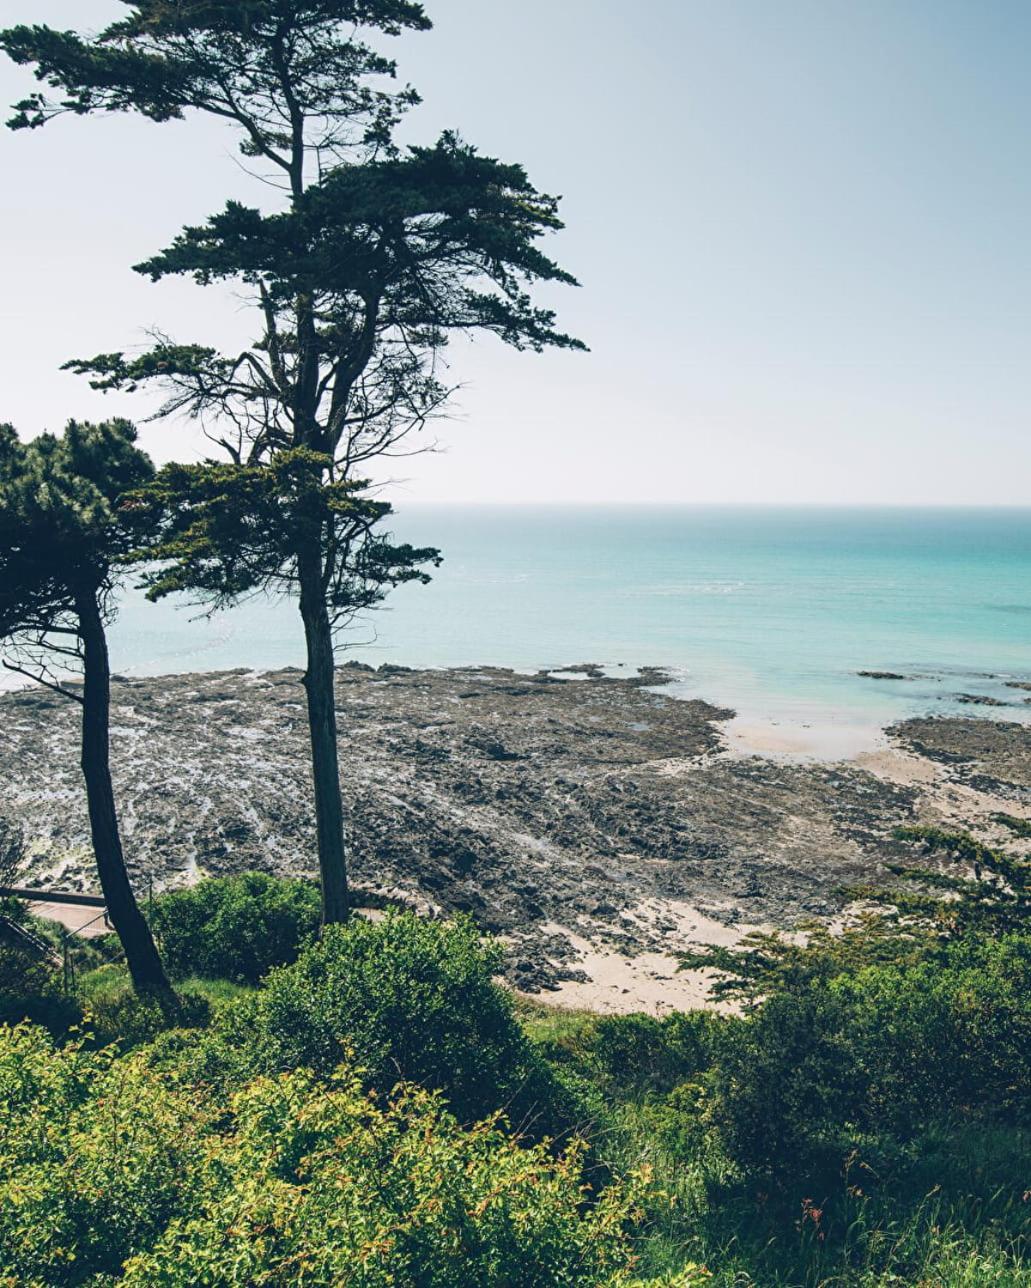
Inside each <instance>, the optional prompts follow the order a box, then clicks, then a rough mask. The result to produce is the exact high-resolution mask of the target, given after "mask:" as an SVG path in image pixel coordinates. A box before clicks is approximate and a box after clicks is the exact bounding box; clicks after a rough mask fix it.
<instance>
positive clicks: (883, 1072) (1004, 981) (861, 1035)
mask: <svg viewBox="0 0 1031 1288" xmlns="http://www.w3.org/2000/svg"><path fill="white" fill-rule="evenodd" d="M1029 1111H1031V939H1027V938H1024V937H1014V936H1011V937H1009V938H1008V939H1005V940H1002V941H1000V942H998V943H990V942H985V941H981V942H973V941H967V940H963V941H958V942H955V943H952V944H950V945H948V946H947V947H946V948H945V949H944V950H943V951H942V952H941V953H940V954H939V955H937V956H935V957H934V958H932V959H928V960H925V961H919V962H915V963H913V962H911V963H905V964H901V965H890V966H881V965H878V966H870V967H866V968H864V969H860V970H858V971H855V972H853V973H843V974H840V975H838V976H835V977H833V978H830V979H827V980H822V981H819V980H813V979H812V978H810V979H808V980H807V982H806V984H805V985H804V986H803V987H800V988H798V989H790V990H788V991H785V992H783V993H778V994H774V995H773V996H771V997H770V998H768V1000H767V1001H766V1002H765V1003H764V1004H763V1005H762V1007H761V1008H760V1009H759V1010H758V1011H757V1012H756V1014H755V1015H754V1016H752V1017H751V1018H750V1020H749V1021H748V1022H747V1023H745V1024H741V1025H737V1026H733V1027H732V1028H730V1029H728V1030H727V1033H726V1037H725V1039H724V1041H723V1043H722V1049H721V1052H720V1058H719V1061H718V1063H717V1066H716V1068H715V1071H714V1073H713V1075H712V1078H711V1091H710V1100H709V1109H708V1113H709V1116H710V1120H711V1121H712V1122H714V1123H715V1125H716V1126H717V1128H718V1129H719V1132H720V1134H721V1136H722V1138H723V1141H724V1144H725V1146H726V1148H727V1150H728V1152H729V1154H730V1155H731V1157H733V1158H734V1159H735V1160H736V1161H737V1162H738V1163H739V1164H740V1165H741V1166H743V1167H745V1168H746V1169H748V1170H753V1171H759V1172H764V1173H768V1174H772V1175H779V1176H781V1177H787V1176H790V1177H793V1178H794V1179H796V1180H799V1181H802V1180H804V1179H806V1178H823V1179H827V1178H829V1177H830V1176H832V1175H834V1174H838V1173H840V1171H841V1169H842V1167H843V1166H844V1165H845V1163H846V1160H847V1159H849V1158H850V1157H853V1156H858V1157H859V1158H860V1159H861V1160H863V1161H865V1162H867V1163H870V1164H871V1165H876V1164H877V1163H878V1162H880V1163H882V1164H883V1163H886V1162H890V1161H891V1159H892V1158H893V1157H894V1156H895V1155H896V1154H898V1153H900V1152H901V1153H904V1152H905V1151H906V1149H907V1147H908V1146H909V1145H910V1144H911V1143H912V1142H914V1141H915V1140H917V1138H918V1137H919V1135H920V1133H921V1132H923V1131H925V1130H927V1129H928V1128H929V1127H930V1126H931V1125H932V1124H934V1123H941V1122H943V1121H945V1120H947V1119H948V1118H949V1117H950V1116H954V1115H961V1116H966V1117H969V1116H979V1117H982V1118H985V1119H991V1118H995V1119H1000V1118H1002V1119H1006V1120H1013V1119H1022V1118H1024V1117H1026V1116H1027V1115H1028V1113H1029Z"/></svg>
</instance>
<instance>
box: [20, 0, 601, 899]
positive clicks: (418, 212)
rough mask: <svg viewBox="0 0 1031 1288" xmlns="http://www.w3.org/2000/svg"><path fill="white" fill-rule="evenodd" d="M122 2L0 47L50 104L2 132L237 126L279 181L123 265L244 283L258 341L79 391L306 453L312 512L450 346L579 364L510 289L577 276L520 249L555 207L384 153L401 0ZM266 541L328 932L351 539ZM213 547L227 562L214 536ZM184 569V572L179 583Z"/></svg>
mask: <svg viewBox="0 0 1031 1288" xmlns="http://www.w3.org/2000/svg"><path fill="white" fill-rule="evenodd" d="M127 8H128V9H129V11H130V12H129V16H128V17H127V18H126V19H125V20H124V21H123V22H120V23H116V24H114V25H113V26H111V27H110V28H108V29H107V30H106V31H105V32H103V33H101V34H100V35H99V36H98V37H96V38H93V39H88V38H84V37H81V36H78V35H76V34H75V33H70V32H55V31H52V30H50V29H48V28H43V27H16V28H13V29H11V30H9V31H6V32H3V33H0V45H2V47H3V48H4V49H6V51H7V52H8V54H9V55H10V56H11V57H12V58H14V59H15V61H17V62H19V63H22V64H25V65H29V66H33V67H34V68H35V70H36V75H37V78H38V79H39V80H40V82H42V83H43V84H44V85H45V86H49V87H50V88H51V89H53V90H57V91H59V93H60V97H59V98H58V99H57V100H50V99H48V98H47V97H46V96H45V94H43V93H39V94H36V95H33V96H32V97H31V98H29V99H27V100H25V101H24V102H23V103H20V104H18V105H17V107H16V114H15V117H14V118H13V120H12V122H11V124H12V126H13V127H14V128H35V127H38V126H41V125H44V124H46V123H47V122H48V121H50V120H52V119H53V118H54V117H56V116H60V115H62V114H64V113H73V114H79V115H83V114H89V113H94V112H107V111H137V112H140V113H142V114H143V115H144V116H147V117H149V118H151V119H153V120H155V121H166V120H174V119H177V118H179V117H182V116H183V115H185V114H186V113H187V112H188V111H190V110H192V109H193V110H198V111H201V112H206V113H209V114H211V115H214V116H216V117H219V118H221V119H224V120H227V121H230V122H232V123H233V124H234V125H236V126H237V127H238V128H239V130H240V131H241V133H242V141H241V150H242V151H243V152H244V154H245V155H246V156H248V157H250V158H255V159H258V160H259V161H261V162H264V163H265V165H266V166H267V168H268V170H269V172H270V173H271V174H272V175H274V176H278V178H279V180H280V181H281V184H282V186H283V188H284V190H285V192H286V203H285V209H283V210H281V211H278V212H275V213H272V214H267V213H264V212H262V211H260V210H258V209H252V208H248V207H245V206H243V205H240V204H238V203H230V204H228V205H227V206H226V207H225V209H224V210H223V211H221V212H220V213H218V214H216V215H214V216H213V217H212V218H210V219H209V220H208V221H207V222H206V223H205V224H203V225H200V226H198V227H190V228H187V229H185V230H184V231H183V233H182V234H181V235H180V237H179V238H178V239H177V240H176V241H175V243H174V244H173V245H172V246H171V247H169V248H168V249H167V250H165V251H164V252H162V253H161V254H159V255H157V256H155V257H154V258H153V259H151V260H150V261H148V262H147V263H145V264H141V265H139V266H138V267H139V271H140V272H143V273H145V274H148V275H149V276H151V277H152V278H154V279H155V280H157V279H159V278H162V277H165V276H169V275H188V276H192V277H193V278H195V279H196V281H197V282H199V283H200V284H201V285H209V284H211V283H214V282H219V281H226V280H232V281H234V282H236V283H238V284H242V285H243V286H244V288H245V289H249V290H250V292H251V294H252V299H253V302H254V307H255V313H254V316H255V322H256V327H255V335H254V340H253V342H252V343H251V345H250V346H249V347H248V348H247V349H245V350H244V351H243V352H242V353H236V354H220V353H217V352H215V351H214V350H212V349H210V348H207V347H203V346H198V345H193V344H188V343H187V344H183V343H178V342H175V341H173V340H171V339H168V340H166V339H161V340H159V342H158V343H157V344H156V345H155V347H154V348H153V349H152V350H151V351H150V352H149V353H146V354H144V355H142V356H137V357H133V358H126V357H125V356H124V355H122V354H104V355H101V356H99V357H97V358H94V359H90V360H88V361H82V362H77V363H74V364H71V365H72V366H74V367H75V368H76V369H77V370H79V371H82V372H84V373H87V374H89V375H90V376H91V377H92V379H93V382H94V384H95V386H96V387H98V388H122V389H124V388H130V389H131V388H134V387H136V386H137V385H139V384H141V383H144V382H148V381H155V380H156V381H158V382H160V383H161V384H163V385H164V386H165V387H166V388H167V389H168V393H169V397H168V402H167V404H166V410H167V411H168V412H173V411H184V410H185V411H188V412H190V413H192V414H194V415H196V416H198V417H201V418H202V419H203V420H204V422H205V424H206V426H207V428H208V430H209V433H210V434H211V437H212V438H214V439H215V440H216V441H217V442H218V443H219V444H220V445H221V447H222V449H223V451H224V453H225V457H226V460H227V461H228V463H229V465H230V466H231V467H234V468H236V469H239V470H243V469H249V470H270V471H275V470H276V469H277V468H278V467H277V465H276V462H277V460H278V461H280V462H281V461H282V460H283V459H284V455H285V458H286V459H288V460H292V461H294V462H296V461H299V460H301V459H302V458H301V457H297V456H295V455H294V454H295V453H298V452H299V453H303V454H304V456H303V460H304V461H305V462H306V466H305V468H306V469H308V470H309V471H311V474H310V480H309V487H310V490H311V494H312V495H313V496H314V495H315V494H316V493H317V492H318V491H319V489H326V488H328V489H333V488H335V487H338V486H339V485H341V484H350V483H353V482H355V481H356V480H358V479H359V478H360V476H361V474H362V472H363V471H365V470H366V468H367V466H368V464H369V463H370V462H371V461H373V460H374V459H375V458H377V457H379V456H383V455H390V454H392V453H396V452H398V451H402V450H406V444H405V442H404V440H406V439H407V438H408V437H409V436H410V435H411V434H412V433H413V432H414V431H415V430H417V429H419V428H420V427H421V426H423V425H424V424H425V422H426V421H427V419H428V418H429V417H431V416H433V415H434V414H435V413H437V412H438V411H439V410H440V408H441V407H442V406H443V404H444V402H445V401H446V398H447V393H448V391H447V389H446V387H445V386H444V385H443V384H442V382H441V378H440V373H441V370H442V366H443V355H444V351H445V349H446V346H447V344H448V340H449V338H450V336H451V335H452V334H454V333H456V332H462V333H475V332H481V333H483V332H486V333H490V334H493V335H495V336H497V337H499V338H500V339H501V340H502V341H503V342H505V343H507V344H510V345H513V346H515V347H517V348H529V349H534V350H538V351H539V350H541V349H544V348H545V347H549V346H551V347H559V348H582V345H580V344H579V342H578V341H576V340H574V339H573V338H572V337H570V336H568V335H565V334H563V333H562V332H560V331H559V330H557V329H556V326H555V318H554V315H553V314H552V313H551V311H549V310H547V309H542V308H538V307H536V306H535V305H534V302H533V300H532V298H531V296H530V288H531V287H532V286H533V284H534V283H536V282H540V281H544V282H562V283H567V284H574V279H573V278H572V277H570V276H569V274H567V273H565V272H564V271H563V270H562V269H561V268H559V267H558V265H557V264H555V263H554V262H553V261H552V260H551V259H549V258H548V257H547V256H546V255H545V254H544V253H543V252H542V251H541V249H540V248H539V246H538V244H537V243H538V241H539V240H540V238H541V237H542V236H543V235H544V234H546V233H549V232H551V231H554V230H556V229H558V228H560V227H561V223H560V221H559V219H558V214H557V205H558V203H557V201H556V199H555V198H553V197H549V196H547V195H546V194H543V193H540V192H538V191H537V190H536V189H535V188H534V187H533V185H532V184H531V183H530V181H529V179H528V178H527V176H526V173H525V172H524V170H523V169H522V168H521V167H520V166H517V165H506V164H502V163H501V162H499V161H496V160H493V159H491V158H488V157H483V156H480V155H478V154H477V152H476V151H475V150H474V149H473V148H471V147H469V146H467V145H465V144H464V143H463V142H462V141H461V140H460V139H459V138H458V137H457V136H456V135H453V134H445V135H444V136H443V137H442V138H441V139H440V140H439V141H438V142H437V144H436V145H434V146H432V147H423V148H411V149H409V150H407V151H406V152H404V153H401V152H400V151H399V150H398V149H397V148H396V147H395V145H394V144H393V142H392V132H393V129H394V126H395V125H396V123H397V121H398V120H399V118H400V116H401V115H402V113H403V112H404V111H405V110H406V109H407V108H408V107H410V106H412V105H413V104H414V103H415V102H416V101H417V97H416V95H415V94H414V92H413V91H411V90H410V89H402V90H400V91H397V92H389V91H387V90H384V88H383V84H384V83H385V79H386V78H389V77H391V76H393V74H394V66H393V63H392V62H390V61H389V60H388V59H385V58H384V57H383V56H382V55H380V54H378V53H377V52H375V51H374V50H373V49H371V48H370V47H369V46H368V45H367V44H366V43H364V41H363V40H362V39H361V37H362V34H363V32H372V33H374V34H377V35H382V34H390V35H395V34H398V33H399V32H400V31H401V30H403V29H404V28H409V29H415V30H421V29H425V28H426V27H427V26H428V25H429V23H428V20H427V18H426V16H425V13H424V11H423V9H422V6H421V5H418V4H413V3H405V2H403V0H244V2H243V3H239V2H237V0H233V3H229V2H228V0H207V2H206V0H192V2H190V3H186V2H185V0H183V2H180V3H172V2H171V0H146V2H144V0H140V2H139V3H131V4H128V5H127ZM212 468H220V467H218V466H212ZM270 486H272V484H270ZM170 503H171V504H172V505H174V500H170ZM280 535H282V536H285V537H286V538H287V541H288V544H289V550H288V552H287V553H288V556H289V564H290V575H291V577H292V579H293V581H294V583H295V584H296V588H297V590H298V600H299V606H300V612H301V617H302V620H303V624H304V632H305V640H306V644H307V661H308V665H307V673H306V678H305V686H306V692H307V700H308V716H309V724H310V728H311V751H312V767H313V778H314V786H315V805H316V818H317V822H318V836H319V858H320V866H321V870H322V880H323V890H324V904H325V916H326V919H327V920H328V921H333V920H339V919H342V918H343V917H345V916H346V915H347V890H346V875H345V874H346V865H345V848H344V829H343V811H342V804H341V795H340V783H339V770H338V763H337V713H336V706H335V695H334V687H333V675H334V648H333V616H334V602H333V593H334V592H333V588H334V587H335V586H337V585H339V584H340V581H341V571H342V569H343V568H344V565H343V564H342V563H341V562H340V559H339V558H338V557H337V556H338V553H339V551H340V550H342V551H343V554H344V556H345V557H346V555H347V552H348V551H349V549H350V547H349V546H348V545H347V543H344V545H343V547H340V548H338V552H337V553H335V552H334V542H333V538H332V532H331V531H330V530H329V528H327V526H326V525H325V524H323V525H322V526H320V525H319V524H318V523H303V524H297V525H296V526H295V528H294V529H293V531H292V532H283V531H282V530H281V531H280ZM280 535H277V537H276V539H275V543H274V544H275V545H276V546H277V547H279V546H280V544H281V542H280ZM211 554H212V557H213V558H216V557H217V558H221V559H223V561H224V563H225V565H226V568H227V569H229V570H232V569H233V568H236V567H238V566H239V560H238V551H237V550H234V548H233V546H232V544H231V543H229V544H227V545H226V546H224V547H223V548H222V551H221V553H220V554H217V555H216V552H215V551H214V550H212V551H211ZM192 567H193V565H191V564H190V561H189V559H187V560H186V561H185V562H184V563H182V565H181V568H180V573H181V576H180V584H181V585H186V584H189V581H190V577H191V576H192V571H191V569H192ZM208 571H209V572H210V564H209V567H208ZM344 579H345V580H346V576H345V578H344ZM194 584H195V585H199V586H200V587H201V588H202V589H203V588H204V587H203V581H200V582H194Z"/></svg>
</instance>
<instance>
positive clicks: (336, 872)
mask: <svg viewBox="0 0 1031 1288" xmlns="http://www.w3.org/2000/svg"><path fill="white" fill-rule="evenodd" d="M297 571H298V575H299V579H300V584H301V596H300V600H301V620H302V621H303V622H304V640H305V644H306V645H307V650H308V670H307V673H306V674H305V677H304V688H305V692H306V693H307V695H308V728H309V733H310V736H311V769H312V778H313V781H314V785H315V823H316V828H317V831H318V843H319V871H320V873H321V878H322V924H323V925H324V926H328V925H331V924H332V923H334V922H342V921H346V920H347V917H348V913H349V912H350V898H349V896H348V890H347V858H346V855H345V853H344V807H343V801H342V799H341V795H340V765H339V761H338V758H337V717H336V696H335V694H334V691H333V677H334V655H333V631H332V627H331V626H330V621H329V612H328V610H327V608H326V598H325V592H324V587H323V584H322V556H321V554H320V552H319V550H318V548H317V547H308V548H306V549H303V550H300V551H298V556H297Z"/></svg>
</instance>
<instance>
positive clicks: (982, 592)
mask: <svg viewBox="0 0 1031 1288" xmlns="http://www.w3.org/2000/svg"><path fill="white" fill-rule="evenodd" d="M393 526H394V532H395V535H396V536H397V537H398V538H400V539H405V540H410V541H412V542H414V543H417V544H433V545H437V546H439V547H440V548H441V550H442V551H443V553H444V556H445V562H444V564H443V566H442V567H441V568H440V570H439V571H438V572H437V574H436V575H435V577H434V580H433V582H432V584H431V585H430V586H428V587H417V586H409V587H402V588H401V589H400V590H398V591H397V592H395V593H394V594H393V595H392V596H391V597H390V599H389V601H388V606H387V608H386V609H385V610H384V611H379V612H377V613H375V614H373V615H372V616H370V618H369V619H368V620H367V622H366V624H365V625H364V626H362V627H361V628H359V629H358V630H356V631H354V632H352V633H351V635H350V636H349V637H348V643H349V644H350V646H351V647H350V648H349V649H348V651H347V652H346V653H344V654H342V659H341V660H346V659H347V658H354V659H357V660H360V661H363V662H367V663H372V664H374V665H379V664H381V663H384V662H390V663H395V664H402V665H406V666H412V667H446V666H476V665H485V664H490V665H496V666H507V667H513V668H516V669H524V670H528V671H535V670H537V669H539V668H561V667H563V666H568V665H572V664H575V663H579V662H599V663H602V664H604V665H605V666H607V667H612V668H613V669H614V673H617V674H618V673H620V672H621V671H625V672H627V673H631V672H632V669H633V668H635V667H637V666H641V665H660V666H666V667H670V668H673V669H674V671H675V675H676V685H675V688H674V689H673V690H672V692H675V693H676V694H677V695H678V696H685V697H686V696H697V697H703V698H706V699H707V700H709V701H711V702H714V703H717V704H720V705H726V706H730V707H733V708H735V710H737V711H738V713H739V721H738V725H739V727H740V726H742V725H748V726H752V725H758V726H764V725H765V726H768V727H770V728H771V729H773V728H778V729H781V730H783V731H786V733H787V735H788V736H789V740H790V739H794V740H795V741H794V743H792V744H791V745H792V746H796V748H797V750H799V751H800V752H810V753H812V754H825V755H834V754H847V753H848V752H850V751H854V750H858V749H861V748H862V747H863V746H866V745H871V744H872V742H873V741H874V740H875V736H876V731H877V730H878V729H879V728H880V727H881V726H882V725H884V724H887V723H890V722H891V721H893V720H896V719H899V718H901V717H904V716H908V715H912V714H923V713H937V714H946V713H963V714H966V715H985V716H989V717H994V718H997V719H1007V720H1029V719H1031V705H1029V704H1028V703H1027V702H1026V701H1025V700H1026V699H1027V698H1031V690H1021V689H1017V688H1012V687H1007V684H1006V681H1031V509H1006V508H996V509H929V508H921V509H905V510H903V509H880V508H862V509H859V508H856V509H848V508H844V509H843V508H835V509H833V510H831V509H813V508H805V509H802V508H799V509H794V508H773V507H768V508H767V507H704V506H702V507H697V506H694V507H662V506H650V507H632V506H574V507H561V506H519V507H516V506H512V507H493V506H491V507H486V506H484V507H476V506H455V507H442V506H419V507H415V506H413V507H411V508H408V509H406V510H405V511H404V512H403V513H401V514H399V515H398V516H397V517H396V519H395V521H394V525H393ZM195 611H196V610H190V609H188V608H187V609H178V610H176V609H174V608H173V607H172V606H171V603H170V602H166V603H164V604H161V605H157V606H154V605H150V604H146V603H144V602H142V601H141V600H140V599H139V597H138V596H135V595H134V596H131V597H130V598H129V600H128V601H127V602H126V603H125V604H124V605H123V609H122V612H121V615H120V619H119V621H118V622H117V624H116V625H115V627H114V628H113V631H112V662H113V664H114V666H115V668H116V670H118V671H120V672H122V673H124V674H133V675H147V674H151V675H153V674H162V673H167V672H172V671H192V670H222V669H228V668H232V667H248V668H258V669H261V668H272V667H279V666H286V665H295V666H300V665H303V660H304V651H303V644H302V639H301V632H300V623H299V619H298V615H297V611H296V606H295V605H294V604H293V603H292V602H269V601H266V600H257V601H252V602H250V603H248V604H245V605H243V606H242V607H240V608H237V609H235V610H233V611H231V612H228V613H222V614H218V615H217V616H215V617H214V618H213V619H211V620H200V621H198V620H192V618H193V615H194V613H195ZM860 670H879V671H893V672H897V673H900V674H903V675H905V676H907V677H911V678H907V679H906V680H876V679H868V678H861V677H859V676H857V674H856V672H857V671H860ZM963 694H967V695H983V696H987V697H992V698H996V699H998V700H1001V701H1004V702H1005V703H1007V706H1005V707H988V706H978V705H972V704H970V703H963V702H961V701H960V696H961V695H963ZM733 728H734V727H733V726H732V727H731V729H732V731H733ZM806 730H808V731H809V732H808V733H806V732H805V731H806ZM785 749H790V748H789V747H788V744H785Z"/></svg>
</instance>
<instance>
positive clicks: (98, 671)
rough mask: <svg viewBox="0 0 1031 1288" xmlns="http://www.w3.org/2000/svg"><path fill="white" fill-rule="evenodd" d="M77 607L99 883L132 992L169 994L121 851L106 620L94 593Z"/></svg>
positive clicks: (86, 771)
mask: <svg viewBox="0 0 1031 1288" xmlns="http://www.w3.org/2000/svg"><path fill="white" fill-rule="evenodd" d="M76 609H77V612H78V615H79V631H80V635H81V639H82V648H83V658H84V662H85V666H84V677H83V678H84V685H83V692H82V702H83V706H82V773H83V777H84V778H85V780H86V800H87V802H88V805H89V821H90V832H91V835H92V837H93V853H94V855H95V856H96V861H97V873H98V874H99V876H100V887H101V889H102V890H103V892H104V899H105V902H106V903H107V912H108V916H109V917H110V919H111V924H112V925H113V926H114V928H115V932H116V934H117V935H118V938H119V939H120V940H121V943H122V947H123V948H124V949H125V958H126V961H127V962H128V964H129V974H130V975H131V976H132V982H133V987H134V988H135V990H136V992H137V993H141V994H150V995H152V996H153V995H157V996H159V997H162V998H170V997H171V996H172V986H171V985H170V984H169V982H168V976H167V975H166V974H165V971H164V967H163V966H162V965H161V958H160V957H159V956H158V951H157V948H156V947H155V946H154V940H153V937H152V936H151V933H150V927H149V926H148V925H147V923H146V921H145V920H144V917H143V914H142V913H141V912H140V909H139V905H138V904H137V903H136V896H135V895H134V894H133V892H132V886H131V885H130V884H129V874H128V873H127V872H126V870H125V858H124V856H123V854H122V841H121V837H120V836H119V832H118V815H117V814H116V812H115V794H114V788H113V787H112V785H111V761H110V746H109V723H110V708H111V667H110V663H109V661H108V655H107V638H106V636H105V634H104V623H103V619H102V618H101V615H100V606H99V604H98V602H97V596H96V593H95V591H93V590H88V591H84V592H83V593H82V594H81V595H80V596H79V597H78V598H77V600H76Z"/></svg>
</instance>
